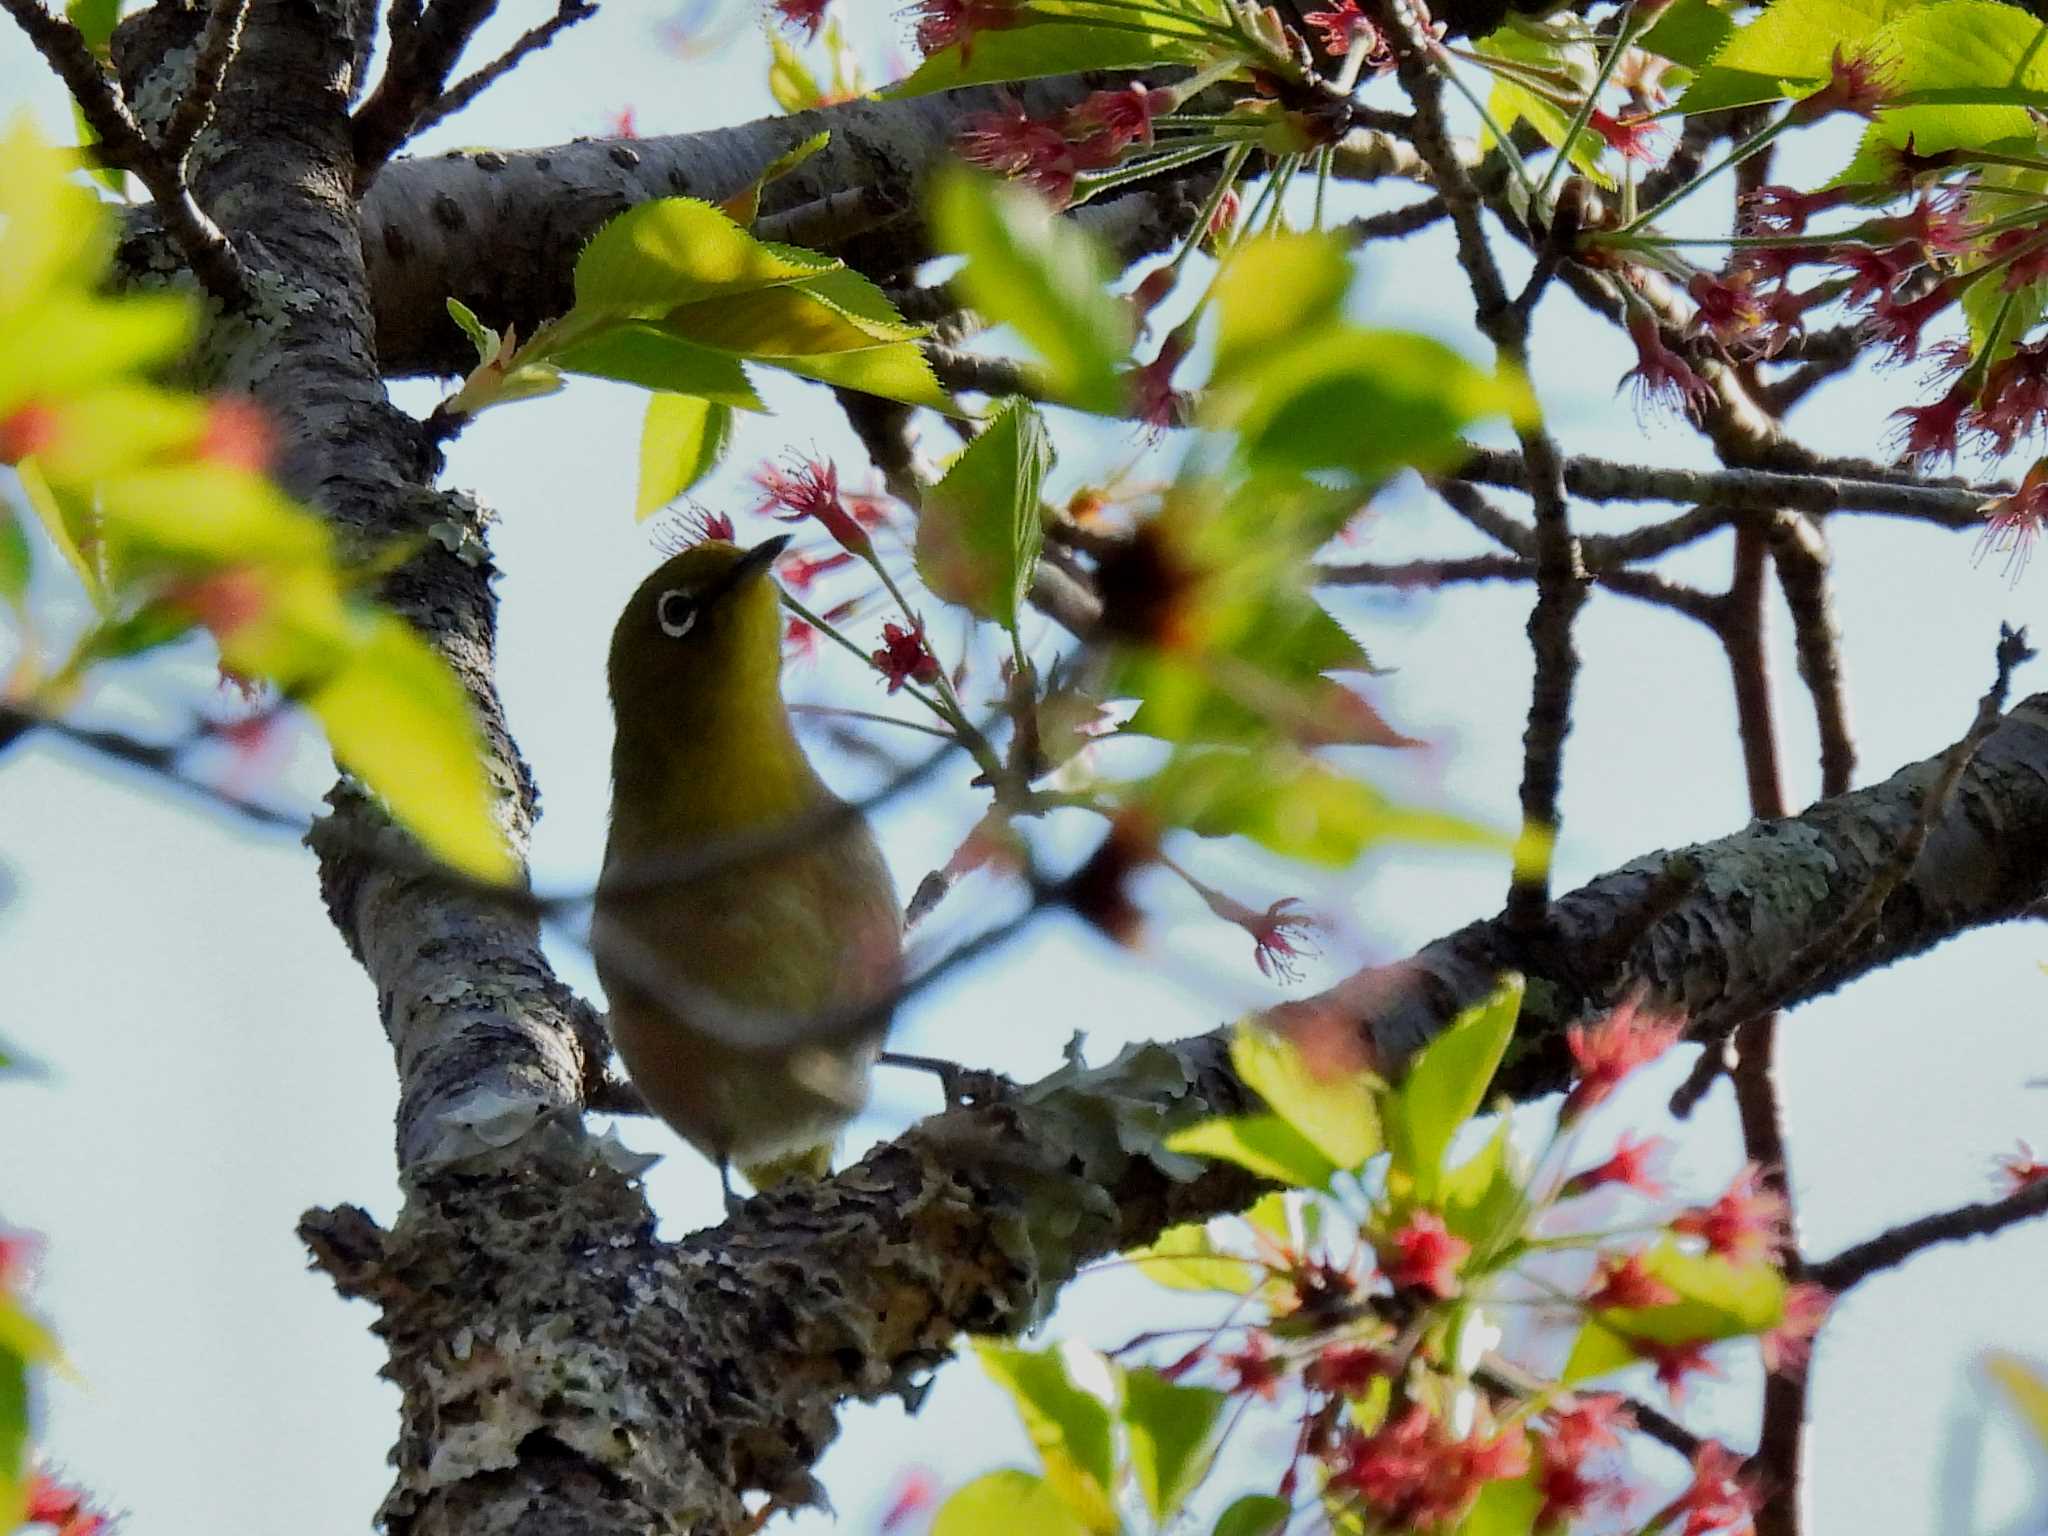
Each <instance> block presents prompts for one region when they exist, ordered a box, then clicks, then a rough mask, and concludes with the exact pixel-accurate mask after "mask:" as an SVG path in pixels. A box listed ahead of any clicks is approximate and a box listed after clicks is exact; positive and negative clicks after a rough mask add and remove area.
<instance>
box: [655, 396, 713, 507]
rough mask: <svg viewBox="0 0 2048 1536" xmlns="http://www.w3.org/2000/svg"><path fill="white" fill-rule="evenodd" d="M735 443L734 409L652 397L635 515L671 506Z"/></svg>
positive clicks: (684, 398)
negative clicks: (672, 502)
mask: <svg viewBox="0 0 2048 1536" xmlns="http://www.w3.org/2000/svg"><path fill="white" fill-rule="evenodd" d="M731 441H732V407H731V406H729V405H720V404H718V403H717V402H715V401H711V400H705V399H702V398H701V397H699V396H696V395H670V394H660V393H657V394H654V395H651V396H649V397H648V401H647V416H646V418H645V420H644V421H642V423H641V425H640V488H639V493H638V497H637V499H636V502H635V507H634V510H635V513H636V515H637V516H640V517H646V516H647V515H648V514H649V513H652V512H655V511H657V510H659V509H660V508H662V507H665V506H667V505H668V504H669V503H670V502H671V501H674V500H675V499H676V497H678V496H680V495H682V494H683V492H685V491H687V490H689V489H690V487H691V486H693V485H695V484H697V483H698V482H699V481H700V480H702V479H703V478H704V477H705V476H706V475H708V474H710V473H711V471H712V470H714V469H715V468H717V467H718V461H719V460H720V459H721V458H723V457H724V456H725V450H726V447H727V445H728V444H730V443H731Z"/></svg>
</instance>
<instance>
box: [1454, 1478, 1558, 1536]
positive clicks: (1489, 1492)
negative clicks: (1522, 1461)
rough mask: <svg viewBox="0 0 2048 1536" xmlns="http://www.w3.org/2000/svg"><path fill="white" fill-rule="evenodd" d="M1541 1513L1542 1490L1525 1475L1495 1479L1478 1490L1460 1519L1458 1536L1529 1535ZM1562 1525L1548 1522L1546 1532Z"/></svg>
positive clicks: (1545, 1526) (1535, 1526)
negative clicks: (1470, 1505)
mask: <svg viewBox="0 0 2048 1536" xmlns="http://www.w3.org/2000/svg"><path fill="white" fill-rule="evenodd" d="M1542 1512H1543V1492H1542V1490H1541V1489H1539V1488H1538V1487H1537V1486H1536V1484H1535V1483H1534V1481H1532V1480H1531V1479H1530V1478H1527V1477H1517V1478H1497V1479H1495V1480H1494V1481H1493V1482H1490V1483H1487V1484H1486V1485H1484V1486H1483V1487H1482V1488H1481V1489H1480V1490H1479V1497H1478V1498H1477V1499H1475V1500H1473V1501H1472V1508H1471V1509H1470V1510H1468V1511H1466V1514H1465V1518H1464V1519H1463V1520H1462V1521H1461V1522H1459V1525H1458V1531H1457V1536H1529V1533H1530V1532H1532V1531H1534V1530H1536V1529H1537V1525H1536V1517H1537V1516H1538V1515H1539V1514H1541V1513H1542ZM1562 1528H1563V1527H1561V1526H1559V1525H1558V1524H1556V1523H1554V1522H1553V1523H1549V1524H1546V1525H1544V1526H1543V1527H1542V1529H1543V1530H1545V1531H1553V1530H1561V1529H1562Z"/></svg>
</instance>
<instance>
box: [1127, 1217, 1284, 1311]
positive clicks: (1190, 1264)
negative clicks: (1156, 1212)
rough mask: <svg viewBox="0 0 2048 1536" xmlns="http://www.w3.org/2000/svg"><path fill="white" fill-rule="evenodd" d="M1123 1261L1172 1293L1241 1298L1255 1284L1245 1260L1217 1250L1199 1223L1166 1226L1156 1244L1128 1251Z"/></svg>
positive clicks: (1253, 1276)
mask: <svg viewBox="0 0 2048 1536" xmlns="http://www.w3.org/2000/svg"><path fill="white" fill-rule="evenodd" d="M1124 1258H1125V1259H1126V1260H1128V1261H1129V1262H1130V1263H1132V1264H1134V1265H1136V1266H1137V1269H1138V1272H1139V1273H1140V1274H1142V1275H1143V1276H1144V1277H1145V1278H1146V1279H1147V1280H1150V1281H1152V1282H1153V1283H1154V1284H1155V1285H1163V1286H1165V1287H1166V1288H1167V1289H1168V1290H1172V1291H1224V1292H1227V1293H1229V1294H1230V1295H1233V1296H1242V1295H1243V1294H1244V1293H1245V1292H1246V1291H1249V1290H1250V1289H1251V1288H1252V1287H1253V1285H1255V1284H1256V1283H1257V1281H1258V1272H1257V1271H1256V1270H1255V1269H1254V1268H1253V1267H1252V1265H1251V1264H1250V1263H1249V1262H1248V1261H1247V1260H1244V1259H1241V1258H1238V1257H1237V1256H1236V1255H1234V1254H1228V1253H1219V1252H1218V1251H1217V1249H1216V1245H1215V1244H1214V1243H1213V1242H1211V1241H1210V1240H1209V1232H1208V1229H1207V1228H1206V1227H1204V1226H1203V1225H1202V1224H1201V1223H1200V1222H1188V1223H1186V1224H1185V1225H1183V1226H1178V1227H1168V1228H1167V1229H1166V1230H1165V1231H1164V1232H1162V1233H1160V1234H1159V1237H1158V1239H1157V1240H1156V1241H1154V1242H1151V1243H1148V1244H1146V1245H1145V1246H1144V1247H1143V1248H1133V1249H1131V1250H1130V1251H1129V1252H1128V1253H1126V1254H1125V1255H1124Z"/></svg>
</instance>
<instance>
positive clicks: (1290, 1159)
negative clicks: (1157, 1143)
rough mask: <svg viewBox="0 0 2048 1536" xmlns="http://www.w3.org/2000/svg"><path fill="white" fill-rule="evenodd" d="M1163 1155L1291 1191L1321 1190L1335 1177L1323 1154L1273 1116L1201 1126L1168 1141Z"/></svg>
mask: <svg viewBox="0 0 2048 1536" xmlns="http://www.w3.org/2000/svg"><path fill="white" fill-rule="evenodd" d="M1166 1149H1167V1150H1168V1151H1169V1152H1190V1153H1193V1154H1194V1155H1195V1156H1197V1157H1208V1158H1214V1159H1216V1160H1217V1161H1219V1162H1225V1163H1235V1164H1236V1165H1237V1166H1238V1167H1240V1168H1244V1169H1248V1170H1250V1171H1251V1172H1253V1173H1256V1174H1258V1175H1259V1176H1260V1177H1261V1178H1266V1179H1273V1180H1276V1181H1277V1182H1279V1183H1282V1184H1286V1185H1288V1186H1290V1187H1292V1188H1297V1189H1321V1188H1322V1187H1323V1186H1324V1185H1326V1184H1328V1183H1329V1182H1330V1180H1331V1178H1332V1177H1333V1176H1334V1175H1335V1174H1336V1173H1337V1171H1338V1169H1337V1165H1336V1164H1335V1163H1333V1162H1331V1161H1330V1159H1329V1156H1328V1155H1327V1154H1326V1153H1324V1152H1322V1151H1321V1150H1319V1149H1318V1148H1317V1146H1316V1144H1315V1143H1314V1142H1312V1141H1310V1140H1309V1139H1308V1138H1307V1137H1306V1136H1304V1135H1302V1134H1301V1132H1299V1131H1297V1130H1296V1129H1295V1128H1294V1127H1293V1126H1291V1125H1289V1124H1288V1123H1287V1122H1286V1121H1285V1120H1282V1119H1281V1118H1280V1117H1279V1116H1278V1115H1238V1116H1235V1117H1233V1118H1229V1119H1220V1120H1204V1121H1202V1122H1201V1124H1199V1125H1191V1126H1188V1127H1187V1128H1186V1129H1185V1130H1179V1131H1175V1132H1174V1133H1173V1134H1172V1135H1170V1136H1168V1137H1167V1138H1166Z"/></svg>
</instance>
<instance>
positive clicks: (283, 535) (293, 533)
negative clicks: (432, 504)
mask: <svg viewBox="0 0 2048 1536" xmlns="http://www.w3.org/2000/svg"><path fill="white" fill-rule="evenodd" d="M99 491H100V502H99V505H100V517H101V526H102V527H103V528H104V529H105V531H106V535H107V537H108V538H109V539H115V538H118V539H119V540H120V541H121V544H122V546H123V547H124V549H128V550H134V551H138V552H142V553H145V554H147V555H149V556H153V557H156V558H159V559H167V560H171V561H177V562H185V563H191V564H198V565H204V566H231V565H247V564H259V563H260V564H272V565H315V566H321V567H325V568H331V567H332V566H333V563H334V540H333V536H332V535H331V534H330V533H329V532H328V529H327V525H326V524H325V523H323V522H321V521H320V519H319V518H317V517H315V516H314V515H313V514H312V513H310V512H308V511H306V510H305V508H303V507H301V506H299V505H298V503H296V502H294V501H293V500H291V498H290V497H288V496H286V495H285V494H284V492H282V491H280V490H279V489H278V488H277V487H276V486H275V485H273V484H271V482H270V481H269V480H267V479H265V478H264V477H263V476H261V475H255V474H250V473H249V472H248V471H246V470H240V469H236V468H233V467H232V466H229V465H225V464H215V463H208V462H193V463H182V464H170V465H166V466H163V467H161V468H154V469H145V470H137V471H135V472H133V473H130V474H124V475H117V476H115V477H113V478H111V479H108V480H105V481H103V482H101V484H100V488H99Z"/></svg>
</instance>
